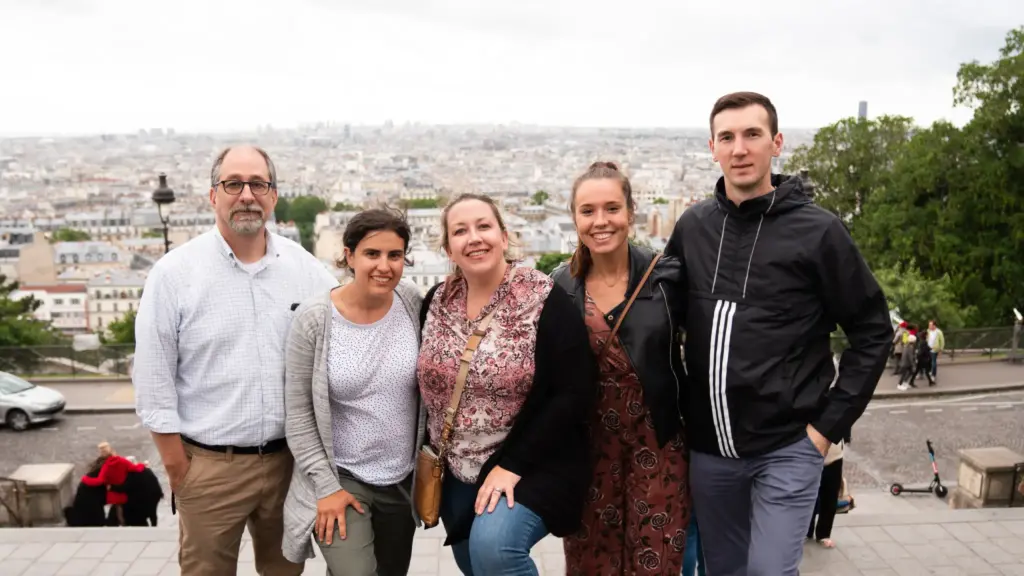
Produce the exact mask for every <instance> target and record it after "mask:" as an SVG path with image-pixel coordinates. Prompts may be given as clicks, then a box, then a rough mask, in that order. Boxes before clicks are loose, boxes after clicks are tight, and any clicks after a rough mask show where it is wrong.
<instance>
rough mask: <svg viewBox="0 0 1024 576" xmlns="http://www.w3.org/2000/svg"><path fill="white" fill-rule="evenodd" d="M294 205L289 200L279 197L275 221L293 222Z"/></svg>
mask: <svg viewBox="0 0 1024 576" xmlns="http://www.w3.org/2000/svg"><path fill="white" fill-rule="evenodd" d="M291 208H292V203H291V201H289V200H288V199H287V198H281V197H278V199H277V206H274V220H277V221H278V222H289V221H291Z"/></svg>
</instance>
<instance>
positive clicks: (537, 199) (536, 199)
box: [531, 190, 551, 206]
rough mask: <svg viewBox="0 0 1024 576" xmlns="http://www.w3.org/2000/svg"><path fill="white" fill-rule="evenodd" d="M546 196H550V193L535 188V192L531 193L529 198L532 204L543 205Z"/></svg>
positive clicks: (546, 199) (546, 198)
mask: <svg viewBox="0 0 1024 576" xmlns="http://www.w3.org/2000/svg"><path fill="white" fill-rule="evenodd" d="M548 198H551V195H550V194H548V193H547V192H545V191H544V190H537V191H536V192H534V193H533V196H532V197H531V200H532V201H533V203H534V205H536V206H543V205H544V203H545V202H547V201H548Z"/></svg>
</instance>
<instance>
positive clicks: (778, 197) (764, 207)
mask: <svg viewBox="0 0 1024 576" xmlns="http://www.w3.org/2000/svg"><path fill="white" fill-rule="evenodd" d="M772 186H773V187H774V188H775V189H774V190H772V191H771V192H769V193H768V194H765V195H763V196H758V197H757V198H752V199H750V200H747V201H745V202H743V203H742V204H740V205H739V206H737V205H735V204H733V202H732V200H730V199H729V197H728V196H726V194H725V176H722V177H720V178H719V179H718V183H717V184H715V202H717V203H718V207H719V208H721V209H722V210H723V211H724V212H725V213H726V214H729V215H732V216H734V217H739V218H758V217H761V216H768V215H775V214H782V213H783V212H788V211H790V210H792V209H794V208H796V207H798V206H803V205H804V204H810V203H811V198H810V196H808V195H807V193H805V192H804V183H803V180H801V179H800V178H797V177H795V176H790V175H788V174H772Z"/></svg>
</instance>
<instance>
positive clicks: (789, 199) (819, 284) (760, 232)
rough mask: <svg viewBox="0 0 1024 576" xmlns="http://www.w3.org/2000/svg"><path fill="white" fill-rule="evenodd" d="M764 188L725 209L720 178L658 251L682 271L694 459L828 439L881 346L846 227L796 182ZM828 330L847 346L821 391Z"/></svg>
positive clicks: (870, 379) (884, 324)
mask: <svg viewBox="0 0 1024 576" xmlns="http://www.w3.org/2000/svg"><path fill="white" fill-rule="evenodd" d="M772 185H773V186H774V187H775V190H774V191H772V192H771V193H769V194H766V195H764V196H760V197H758V198H754V199H752V200H748V201H746V202H743V203H742V204H741V205H739V206H736V205H735V204H733V203H732V201H730V200H729V199H728V197H727V196H726V194H725V181H724V179H720V180H719V181H718V185H717V186H716V188H715V196H714V198H711V199H708V200H706V201H704V202H702V203H700V204H698V205H697V206H694V207H693V208H690V209H688V210H686V211H685V212H684V213H683V215H682V217H681V218H680V219H679V221H678V222H677V223H676V227H675V230H674V231H673V233H672V237H671V238H670V239H669V243H668V246H667V247H666V250H665V254H666V255H674V256H677V257H679V258H680V259H681V260H682V261H683V264H684V272H683V274H684V275H685V277H684V278H683V280H682V281H683V284H684V286H686V288H687V289H688V295H687V297H686V298H687V305H686V307H685V308H686V312H685V323H684V326H685V329H686V344H685V364H686V368H687V374H688V384H689V386H688V390H689V402H687V403H685V405H686V407H687V413H686V421H687V438H688V441H689V445H690V447H691V448H692V449H694V450H697V451H699V452H704V453H713V454H720V455H722V456H724V457H730V458H741V457H751V456H758V455H761V454H765V453H768V452H771V451H774V450H777V449H779V448H782V447H784V446H786V445H788V444H791V443H793V442H795V441H797V440H799V439H800V438H801V437H802V436H803V435H805V434H806V430H805V429H806V426H807V424H811V425H813V426H814V428H815V429H816V430H818V432H820V433H821V434H823V435H824V436H825V437H826V438H828V439H829V440H830V441H831V442H833V443H838V442H839V441H840V440H842V439H843V437H844V436H847V435H848V434H849V432H850V428H851V426H852V425H853V423H854V422H855V421H856V420H857V419H858V418H859V417H860V415H861V414H862V413H863V411H864V409H865V408H866V407H867V404H868V402H869V401H870V400H871V395H872V394H873V393H874V390H875V386H876V385H877V384H878V379H879V377H880V376H881V375H882V373H883V371H884V370H885V361H886V357H887V356H888V353H889V348H890V346H891V345H892V338H893V329H892V325H891V323H890V321H889V313H888V306H887V304H886V301H885V296H884V295H883V294H882V290H881V288H880V287H879V286H878V283H877V282H876V281H875V278H874V276H873V275H872V273H871V270H869V269H868V266H867V264H866V263H865V262H864V259H863V258H862V257H861V255H860V252H859V251H858V250H857V247H856V246H855V245H854V243H853V239H852V238H851V237H850V234H849V232H848V231H847V230H846V227H845V226H844V225H843V223H842V222H841V221H840V220H839V219H838V218H837V217H836V216H835V215H833V214H832V213H831V212H828V211H826V210H824V209H822V208H820V207H818V206H816V205H815V204H813V203H812V202H811V199H810V198H809V197H808V196H807V195H806V194H804V192H803V184H802V182H801V180H800V179H799V178H790V177H787V176H780V175H773V176H772ZM836 324H838V325H839V326H841V327H842V328H843V330H844V332H845V333H846V336H847V338H848V340H849V342H850V347H849V348H848V349H847V350H846V351H845V352H844V353H843V355H842V358H841V360H840V365H839V378H838V380H836V384H835V386H834V387H832V388H831V389H830V385H831V383H832V381H833V379H834V378H835V366H834V364H833V361H832V352H831V347H830V335H831V333H832V332H833V330H835V327H836Z"/></svg>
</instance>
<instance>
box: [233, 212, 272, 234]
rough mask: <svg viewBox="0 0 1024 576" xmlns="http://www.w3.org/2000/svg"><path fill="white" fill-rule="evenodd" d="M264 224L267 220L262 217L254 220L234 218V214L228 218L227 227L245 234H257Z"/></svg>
mask: <svg viewBox="0 0 1024 576" xmlns="http://www.w3.org/2000/svg"><path fill="white" fill-rule="evenodd" d="M266 224H267V221H266V220H264V219H263V218H258V219H256V220H235V218H234V214H232V215H231V217H229V218H228V227H229V228H231V229H232V230H234V231H235V232H237V233H239V234H243V235H245V236H253V235H256V234H259V233H260V232H261V231H262V230H263V228H264V226H266Z"/></svg>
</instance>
